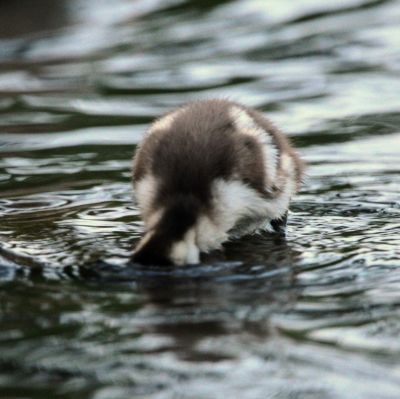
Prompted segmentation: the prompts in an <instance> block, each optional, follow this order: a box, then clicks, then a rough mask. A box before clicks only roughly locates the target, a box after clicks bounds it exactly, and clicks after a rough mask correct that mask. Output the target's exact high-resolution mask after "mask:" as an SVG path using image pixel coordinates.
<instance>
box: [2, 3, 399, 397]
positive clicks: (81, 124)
mask: <svg viewBox="0 0 400 399" xmlns="http://www.w3.org/2000/svg"><path fill="white" fill-rule="evenodd" d="M31 3H32V2H29V4H28V2H25V1H22V2H11V1H3V2H2V4H1V5H0V22H1V23H0V25H1V26H0V152H1V156H0V281H1V290H0V324H1V329H0V330H1V331H0V396H1V397H5V398H12V399H16V398H18V399H19V398H22V397H46V398H47V397H48V398H50V397H60V398H71V397H73V398H93V399H109V398H113V399H114V398H116V399H118V398H127V397H135V398H136V397H146V398H176V397H180V398H193V399H199V398H214V397H216V398H219V397H227V396H230V397H233V398H235V397H238V396H240V397H243V398H246V399H253V398H255V399H259V398H263V399H264V398H265V397H271V398H272V397H274V398H275V397H279V398H282V399H289V398H294V397H296V398H302V399H303V398H304V399H305V398H307V399H311V398H313V399H314V398H318V399H325V398H326V399H328V398H329V399H333V398H335V399H355V398H360V399H361V398H362V399H376V398H379V399H398V397H399V396H400V390H399V386H400V378H399V367H398V364H399V356H400V345H399V340H398V335H399V330H400V319H399V305H400V296H399V292H400V291H399V281H400V275H399V271H398V270H399V258H400V253H399V248H400V245H399V231H400V223H399V222H398V221H399V214H400V203H399V195H398V194H399V186H400V179H399V176H400V173H399V172H400V170H399V162H398V160H399V148H400V147H399V143H400V128H399V127H400V116H399V110H398V99H399V98H398V93H399V91H400V83H399V79H398V78H397V75H398V72H399V65H400V64H399V58H398V54H399V51H400V49H399V41H398V37H399V35H400V31H399V30H400V24H399V22H400V3H399V1H397V0H386V1H379V0H373V1H369V0H361V1H351V0H346V1H342V2H337V3H335V4H333V3H330V4H328V3H327V2H321V1H314V0H312V1H297V2H291V1H282V0H273V1H272V0H271V1H268V2H260V1H257V0H254V1H253V0H250V1H245V2H243V1H239V0H231V1H218V2H217V1H194V0H193V1H189V0H187V1H185V0H178V1H147V0H145V1H141V0H135V1H131V0H117V1H113V2H106V1H104V2H103V1H101V2H99V1H91V0H90V1H84V2H83V1H80V0H74V1H69V2H61V1H53V2H47V1H41V2H35V7H34V9H33V8H32V7H33V6H32V4H33V3H32V4H31ZM111 3H112V4H111ZM11 10H13V11H11ZM27 17H29V18H30V20H29V21H28V22H26V23H24V21H25V20H26V18H27ZM40 18H41V20H40ZM38 21H39V23H38ZM377 93H379V98H377ZM212 96H223V97H229V98H231V99H233V100H239V101H241V102H243V103H246V104H248V105H250V106H255V107H257V108H259V109H261V110H262V111H264V112H266V113H268V115H269V116H270V117H271V119H272V120H274V121H275V122H276V123H277V125H279V126H281V127H282V129H284V130H285V131H286V132H288V133H289V134H290V135H291V136H292V138H293V140H294V142H295V144H296V145H297V146H298V147H300V149H301V152H302V154H303V155H304V157H305V158H306V159H307V162H308V170H307V174H308V179H307V182H306V184H305V185H304V188H303V190H302V192H301V193H300V195H299V196H298V197H297V198H296V201H295V202H294V204H293V207H292V210H291V213H290V216H289V225H288V234H287V238H286V240H279V239H277V238H276V237H273V236H270V235H267V234H263V235H260V236H255V237H248V238H246V239H243V240H240V241H235V242H231V243H228V244H226V246H225V247H224V250H223V251H222V252H215V253H212V254H209V255H207V256H206V257H204V259H203V264H201V265H196V266H189V267H184V268H176V269H168V268H156V267H154V268H143V267H141V266H140V265H135V264H126V262H127V260H128V259H129V257H130V254H131V251H132V248H133V246H134V244H135V242H136V241H137V240H138V239H139V237H140V236H141V234H142V229H143V227H142V224H141V222H140V218H139V213H138V209H137V208H136V206H135V204H134V202H133V201H132V194H131V184H130V174H131V172H130V167H131V156H132V153H133V151H134V148H135V146H136V145H137V143H138V142H139V140H140V138H141V136H142V134H143V132H144V130H145V128H146V126H147V124H148V122H150V121H151V120H152V119H153V118H155V117H157V116H159V115H160V114H162V113H163V112H166V111H168V110H169V109H171V108H174V107H176V106H178V105H180V104H181V103H183V102H185V101H188V100H190V99H194V98H204V97H212Z"/></svg>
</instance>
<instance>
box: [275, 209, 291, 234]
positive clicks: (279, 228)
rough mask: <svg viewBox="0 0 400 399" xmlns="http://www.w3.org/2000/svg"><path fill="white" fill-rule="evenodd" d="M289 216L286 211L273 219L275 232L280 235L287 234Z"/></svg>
mask: <svg viewBox="0 0 400 399" xmlns="http://www.w3.org/2000/svg"><path fill="white" fill-rule="evenodd" d="M287 216H288V213H287V212H286V213H285V214H284V215H283V216H282V217H281V218H279V219H274V220H271V226H272V228H273V229H274V232H275V233H277V234H279V235H280V236H285V235H286V223H287Z"/></svg>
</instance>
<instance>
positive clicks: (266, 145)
mask: <svg viewBox="0 0 400 399" xmlns="http://www.w3.org/2000/svg"><path fill="white" fill-rule="evenodd" d="M229 114H230V117H231V118H232V120H233V123H234V126H235V128H236V129H237V130H238V131H239V132H241V133H242V134H248V135H250V136H252V137H255V138H256V139H257V141H258V142H259V143H261V144H262V150H263V153H264V159H265V173H266V176H267V180H268V182H269V183H271V184H272V183H273V182H274V180H275V177H276V170H277V159H278V149H277V148H276V146H275V144H274V143H273V138H272V136H271V135H270V134H269V133H268V132H267V131H265V130H264V129H263V128H262V127H261V126H259V125H257V123H256V122H255V121H254V119H253V118H252V117H251V116H250V115H249V114H248V113H247V112H246V111H245V110H244V109H242V108H240V107H237V106H233V107H231V108H230V110H229Z"/></svg>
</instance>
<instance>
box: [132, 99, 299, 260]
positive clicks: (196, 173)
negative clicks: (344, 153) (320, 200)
mask: <svg viewBox="0 0 400 399" xmlns="http://www.w3.org/2000/svg"><path fill="white" fill-rule="evenodd" d="M302 171H303V163H302V161H301V160H300V158H299V156H298V155H297V154H296V152H295V151H294V149H293V148H292V146H291V145H290V143H289V141H288V139H287V138H286V137H285V136H284V135H283V134H282V133H281V132H280V131H279V130H278V129H277V128H276V127H275V126H274V125H273V124H272V123H271V122H270V121H269V120H268V119H266V118H265V117H264V116H263V115H262V114H261V113H259V112H257V111H255V110H253V109H250V108H247V107H245V106H243V105H240V104H238V103H234V102H231V101H226V100H219V99H214V100H202V101H196V102H193V103H189V104H187V105H184V106H182V107H181V108H178V109H177V110H175V111H173V112H170V113H168V114H166V115H165V116H163V117H161V118H160V119H158V120H156V121H155V122H154V123H153V124H152V125H151V127H150V129H149V130H148V132H147V134H146V135H145V138H144V140H143V141H142V143H141V145H140V146H139V148H138V150H137V151H136V154H135V156H134V159H133V186H134V191H135V195H136V200H137V203H138V206H139V208H140V210H141V214H142V218H143V221H144V225H145V235H144V237H143V238H142V239H141V241H140V242H139V244H138V245H137V247H136V248H135V250H134V254H133V257H132V260H133V261H134V262H138V263H141V264H153V265H160V264H175V265H184V264H196V263H199V261H200V253H201V252H208V251H211V250H213V249H217V248H220V247H221V244H222V243H223V242H225V241H227V240H229V239H231V238H238V237H241V236H243V235H246V234H251V233H253V232H255V231H257V230H259V229H266V230H269V231H276V232H281V233H282V232H284V228H285V225H286V215H287V211H288V207H289V202H290V199H291V197H292V196H293V195H294V194H295V193H296V191H297V190H298V188H299V186H300V182H301V178H302Z"/></svg>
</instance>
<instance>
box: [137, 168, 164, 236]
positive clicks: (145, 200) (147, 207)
mask: <svg viewBox="0 0 400 399" xmlns="http://www.w3.org/2000/svg"><path fill="white" fill-rule="evenodd" d="M134 188H135V198H136V201H137V203H138V206H139V209H140V211H141V213H142V217H143V220H144V223H145V225H146V228H147V229H149V227H150V225H154V224H155V223H157V221H158V220H159V219H160V216H161V212H156V211H155V210H154V209H152V208H151V204H152V203H153V200H154V198H155V195H156V189H157V181H156V179H155V177H154V176H152V175H145V176H144V177H143V178H142V179H140V180H139V181H137V182H136V183H135V184H134Z"/></svg>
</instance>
